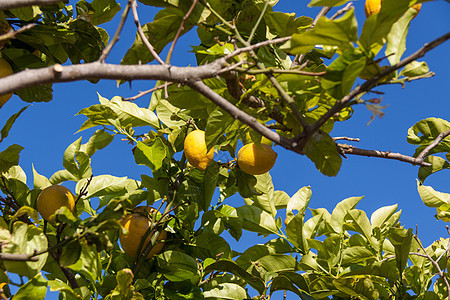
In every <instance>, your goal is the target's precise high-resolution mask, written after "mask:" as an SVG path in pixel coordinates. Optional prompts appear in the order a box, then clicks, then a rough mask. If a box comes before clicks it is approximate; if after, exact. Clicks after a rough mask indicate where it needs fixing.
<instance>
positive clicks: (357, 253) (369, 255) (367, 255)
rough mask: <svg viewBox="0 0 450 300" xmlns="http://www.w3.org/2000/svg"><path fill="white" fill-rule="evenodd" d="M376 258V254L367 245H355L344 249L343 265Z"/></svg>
mask: <svg viewBox="0 0 450 300" xmlns="http://www.w3.org/2000/svg"><path fill="white" fill-rule="evenodd" d="M373 258H376V256H375V254H374V253H373V252H372V251H371V250H369V249H368V248H367V247H363V246H354V247H348V248H345V249H344V250H343V251H342V265H355V264H358V263H364V262H366V261H368V260H369V259H373Z"/></svg>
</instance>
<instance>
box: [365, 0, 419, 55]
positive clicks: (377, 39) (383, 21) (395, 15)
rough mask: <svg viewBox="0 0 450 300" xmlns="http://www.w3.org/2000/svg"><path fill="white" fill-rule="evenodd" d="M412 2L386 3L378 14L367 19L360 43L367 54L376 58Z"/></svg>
mask: <svg viewBox="0 0 450 300" xmlns="http://www.w3.org/2000/svg"><path fill="white" fill-rule="evenodd" d="M410 2H411V0H397V1H384V2H382V5H381V10H380V12H379V13H377V14H373V15H371V16H370V17H369V18H367V20H366V22H365V23H364V27H363V29H362V33H361V36H360V38H359V42H360V44H361V46H362V47H363V48H364V49H365V50H366V52H372V54H373V55H374V56H375V55H376V54H377V53H378V52H379V51H380V49H381V48H382V47H383V45H384V44H385V42H386V39H387V36H388V34H389V32H391V28H392V26H393V25H394V23H396V22H397V20H399V19H400V18H401V17H402V16H403V15H404V14H405V12H406V11H407V10H408V6H409V3H410Z"/></svg>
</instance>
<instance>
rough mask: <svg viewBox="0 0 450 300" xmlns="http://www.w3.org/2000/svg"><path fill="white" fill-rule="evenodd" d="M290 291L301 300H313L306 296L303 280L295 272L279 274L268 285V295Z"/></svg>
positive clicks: (304, 281)
mask: <svg viewBox="0 0 450 300" xmlns="http://www.w3.org/2000/svg"><path fill="white" fill-rule="evenodd" d="M296 286H297V287H298V288H297V287H296ZM283 290H284V291H286V290H287V291H291V292H294V293H295V294H297V295H298V296H299V297H300V299H302V300H313V299H314V298H313V297H311V296H309V295H308V294H306V293H307V292H309V288H308V284H307V282H306V280H305V278H304V277H303V276H302V275H300V274H298V273H296V272H280V273H279V274H278V276H276V277H275V278H274V279H273V280H272V283H271V285H270V295H272V294H273V293H274V292H276V291H283Z"/></svg>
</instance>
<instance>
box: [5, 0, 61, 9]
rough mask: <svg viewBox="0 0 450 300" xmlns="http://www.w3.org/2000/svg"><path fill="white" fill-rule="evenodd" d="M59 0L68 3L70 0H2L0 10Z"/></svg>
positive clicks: (51, 2) (58, 0)
mask: <svg viewBox="0 0 450 300" xmlns="http://www.w3.org/2000/svg"><path fill="white" fill-rule="evenodd" d="M58 2H64V3H68V2H69V1H68V0H1V1H0V10H7V9H12V8H19V7H27V6H32V5H49V4H55V3H58Z"/></svg>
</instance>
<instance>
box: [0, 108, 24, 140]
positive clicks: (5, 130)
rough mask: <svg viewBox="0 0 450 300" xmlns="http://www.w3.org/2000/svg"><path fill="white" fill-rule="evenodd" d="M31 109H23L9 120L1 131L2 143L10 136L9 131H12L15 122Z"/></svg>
mask: <svg viewBox="0 0 450 300" xmlns="http://www.w3.org/2000/svg"><path fill="white" fill-rule="evenodd" d="M28 107H29V105H27V106H24V107H22V109H21V110H19V111H18V112H16V113H15V114H13V115H12V116H11V117H9V118H8V120H7V121H6V123H5V126H3V128H2V130H1V131H0V134H1V135H0V143H1V142H2V141H3V140H4V139H5V138H6V137H7V136H8V134H9V131H10V130H11V127H12V126H13V124H14V122H15V121H16V120H17V118H18V117H19V116H20V115H21V114H22V113H23V112H24V111H25V110H26V109H27V108H28Z"/></svg>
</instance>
